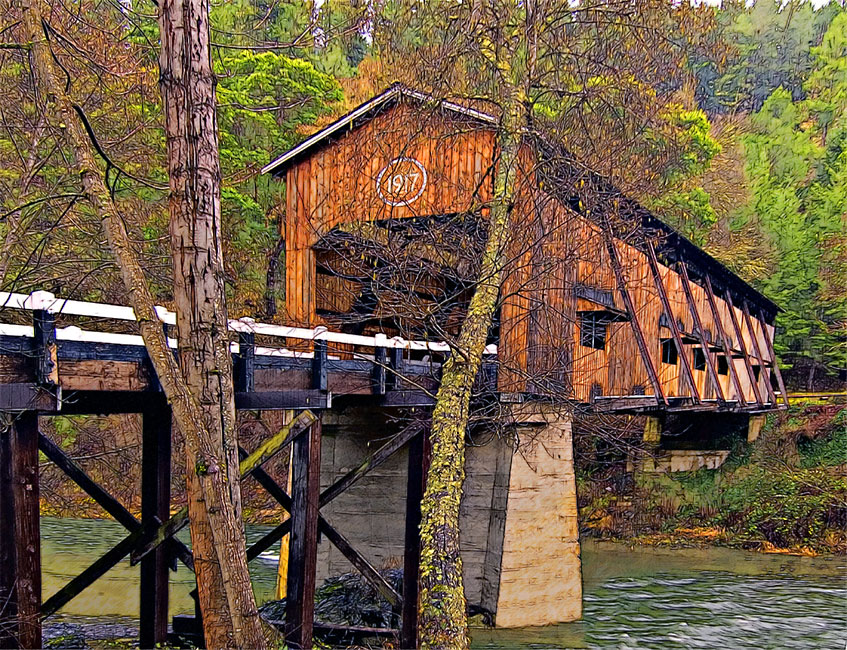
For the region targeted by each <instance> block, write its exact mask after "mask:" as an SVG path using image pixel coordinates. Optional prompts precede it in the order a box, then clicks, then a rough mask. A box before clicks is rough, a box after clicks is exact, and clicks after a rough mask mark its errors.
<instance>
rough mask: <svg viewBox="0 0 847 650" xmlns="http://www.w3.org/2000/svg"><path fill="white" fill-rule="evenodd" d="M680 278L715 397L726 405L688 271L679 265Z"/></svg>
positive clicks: (683, 265)
mask: <svg viewBox="0 0 847 650" xmlns="http://www.w3.org/2000/svg"><path fill="white" fill-rule="evenodd" d="M677 268H678V269H679V277H680V279H681V281H682V290H683V292H684V293H685V299H686V301H687V302H688V310H689V311H690V312H691V318H692V319H693V320H694V330H695V334H696V335H697V338H698V339H699V340H700V348H701V349H702V350H703V356H704V357H705V358H706V367H707V368H708V370H709V379H710V380H711V382H712V386H714V387H715V395H716V396H717V398H718V403H719V404H721V405H724V404H726V399H724V396H723V388H722V387H721V382H720V379H718V373H717V370H716V369H715V362H714V359H712V355H711V353H710V352H709V342H708V341H707V340H706V332H705V330H704V329H703V321H702V320H700V312H699V310H698V309H697V303H696V302H694V294H693V293H692V292H691V282H690V280H689V278H688V269H687V268H686V266H685V264H678V265H677Z"/></svg>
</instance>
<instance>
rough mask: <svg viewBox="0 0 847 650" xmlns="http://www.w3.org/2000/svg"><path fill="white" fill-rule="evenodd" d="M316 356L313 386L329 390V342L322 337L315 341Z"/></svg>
mask: <svg viewBox="0 0 847 650" xmlns="http://www.w3.org/2000/svg"><path fill="white" fill-rule="evenodd" d="M314 350H315V351H314V356H313V357H312V388H313V389H314V390H327V389H328V384H327V374H326V371H327V367H326V365H327V344H326V341H321V340H320V339H318V340H316V341H315V345H314Z"/></svg>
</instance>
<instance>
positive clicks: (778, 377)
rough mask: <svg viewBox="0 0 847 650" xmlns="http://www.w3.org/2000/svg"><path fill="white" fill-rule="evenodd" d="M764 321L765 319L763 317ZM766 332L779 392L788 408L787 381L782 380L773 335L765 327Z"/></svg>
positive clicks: (766, 341) (766, 344)
mask: <svg viewBox="0 0 847 650" xmlns="http://www.w3.org/2000/svg"><path fill="white" fill-rule="evenodd" d="M762 322H763V323H764V320H763V319H762ZM764 332H765V346H766V347H767V350H768V354H769V355H771V359H773V371H774V374H775V375H776V385H777V386H779V394H780V395H781V396H782V402H783V404H784V405H785V408H788V406H789V404H788V391H786V390H785V382H784V381H782V373H781V372H780V370H779V363H777V359H776V352H775V351H774V349H773V341H771V337H770V336H768V331H767V329H764Z"/></svg>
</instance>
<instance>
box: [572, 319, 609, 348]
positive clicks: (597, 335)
mask: <svg viewBox="0 0 847 650" xmlns="http://www.w3.org/2000/svg"><path fill="white" fill-rule="evenodd" d="M608 327H609V319H608V317H606V316H603V315H600V314H594V313H591V312H587V313H582V314H580V318H579V344H580V345H582V346H584V347H586V348H594V349H595V350H605V349H606V332H607V329H608Z"/></svg>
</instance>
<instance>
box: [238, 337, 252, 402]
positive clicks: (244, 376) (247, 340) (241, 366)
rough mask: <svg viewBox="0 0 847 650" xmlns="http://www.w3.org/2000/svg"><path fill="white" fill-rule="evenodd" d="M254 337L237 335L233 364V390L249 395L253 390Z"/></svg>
mask: <svg viewBox="0 0 847 650" xmlns="http://www.w3.org/2000/svg"><path fill="white" fill-rule="evenodd" d="M255 368H256V335H255V334H253V333H252V332H239V333H238V357H237V358H236V363H235V368H234V370H235V390H236V391H238V392H244V393H249V392H250V391H252V390H253V389H254V388H255V385H256V380H255Z"/></svg>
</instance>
